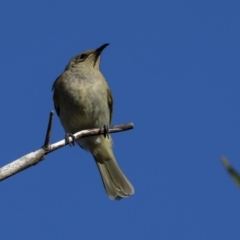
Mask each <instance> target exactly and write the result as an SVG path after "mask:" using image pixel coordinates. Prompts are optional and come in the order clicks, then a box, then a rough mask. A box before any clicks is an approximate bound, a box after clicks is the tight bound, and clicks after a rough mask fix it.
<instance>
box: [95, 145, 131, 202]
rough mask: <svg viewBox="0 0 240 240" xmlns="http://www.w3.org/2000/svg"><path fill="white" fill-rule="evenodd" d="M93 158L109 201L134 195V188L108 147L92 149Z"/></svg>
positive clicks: (102, 146)
mask: <svg viewBox="0 0 240 240" xmlns="http://www.w3.org/2000/svg"><path fill="white" fill-rule="evenodd" d="M92 154H93V157H94V159H95V160H96V163H97V166H98V169H99V172H100V174H101V177H102V181H103V184H104V187H105V190H106V192H107V195H108V197H109V198H111V199H121V198H125V197H129V196H131V195H132V194H133V193H134V188H133V186H132V184H131V183H130V182H129V180H128V179H127V178H126V176H125V175H124V174H123V172H122V171H121V169H120V168H119V166H118V164H117V161H116V159H115V157H114V155H113V152H112V149H111V147H110V146H105V145H104V144H103V145H101V147H99V148H97V149H94V151H92Z"/></svg>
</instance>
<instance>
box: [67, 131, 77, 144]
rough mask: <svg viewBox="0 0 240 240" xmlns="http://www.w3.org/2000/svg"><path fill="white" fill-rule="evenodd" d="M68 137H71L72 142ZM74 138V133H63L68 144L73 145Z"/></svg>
mask: <svg viewBox="0 0 240 240" xmlns="http://www.w3.org/2000/svg"><path fill="white" fill-rule="evenodd" d="M70 138H72V142H70ZM75 140H76V138H75V137H74V135H73V134H72V133H66V135H65V142H66V144H69V146H70V147H71V146H75Z"/></svg>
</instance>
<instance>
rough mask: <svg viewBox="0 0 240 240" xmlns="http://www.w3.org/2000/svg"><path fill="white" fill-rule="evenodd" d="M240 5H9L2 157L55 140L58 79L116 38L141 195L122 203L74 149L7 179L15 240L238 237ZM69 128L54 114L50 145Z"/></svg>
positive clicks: (119, 88)
mask: <svg viewBox="0 0 240 240" xmlns="http://www.w3.org/2000/svg"><path fill="white" fill-rule="evenodd" d="M239 12H240V2H239V1H155V0H150V1H138V2H136V1H135V2H134V1H131V2H130V1H125V0H123V1H108V0H103V1H101V2H100V1H85V2H82V1H63V0H59V1H51V2H50V1H44V0H43V1H38V2H37V1H29V0H28V1H21V2H20V1H1V3H0V31H1V38H0V49H1V54H0V64H1V71H0V79H1V88H0V110H1V118H0V123H1V124H0V131H1V134H2V138H1V139H2V140H1V148H2V151H1V160H0V161H1V166H3V165H5V164H7V163H9V162H11V161H13V160H14V159H16V158H19V157H21V156H22V155H24V154H27V153H29V152H30V151H34V150H36V149H38V148H39V147H41V146H42V144H43V141H44V136H45V131H46V125H47V121H48V115H49V111H50V110H52V109H53V103H52V92H51V87H52V83H53V81H54V80H55V79H56V77H57V76H59V75H60V74H61V72H62V71H63V69H64V67H65V66H66V64H67V63H68V61H69V59H70V58H71V57H72V56H74V55H76V54H78V53H80V52H82V51H84V50H88V49H93V48H97V47H99V46H100V45H101V44H103V43H106V42H107V43H110V46H109V47H107V48H106V50H104V52H103V54H102V62H101V70H102V72H103V74H104V75H105V77H106V79H107V81H108V83H109V85H110V87H111V90H112V92H113V96H114V103H115V106H114V117H113V124H120V123H126V122H133V123H134V125H135V128H134V130H131V131H128V132H124V133H118V134H114V135H113V139H114V143H115V144H114V152H115V155H116V158H117V159H118V162H119V164H120V166H121V168H122V169H123V171H124V172H125V174H126V175H127V176H128V178H129V179H130V180H131V182H132V183H133V185H134V187H135V191H136V193H135V195H133V196H132V197H130V198H128V199H124V200H122V201H111V200H109V199H108V198H107V196H106V194H105V191H104V189H103V186H102V183H101V180H100V176H99V173H98V170H97V168H96V166H95V163H94V161H93V159H92V157H91V156H90V154H88V153H86V152H84V151H83V150H82V149H80V148H79V147H71V148H70V147H68V146H67V147H65V148H63V149H60V150H58V151H56V152H54V153H52V154H49V155H48V156H47V158H46V160H45V161H43V162H41V163H40V164H38V165H36V166H35V167H32V168H30V169H27V170H26V171H23V172H21V173H19V174H17V175H15V176H13V177H11V178H9V179H7V180H5V181H3V182H1V185H0V189H1V214H0V222H1V224H0V232H1V238H2V239H59V240H61V239H115V240H118V239H165V240H171V239H174V240H175V239H190V240H192V239H194V240H195V239H204V240H208V239H209V240H210V239H211V240H212V239H218V240H225V239H236V238H237V237H238V236H239V223H238V219H239V215H240V210H239V205H240V201H239V189H237V187H236V186H235V184H234V183H233V181H232V180H231V179H230V178H229V176H228V174H227V173H226V171H225V169H224V168H223V166H222V165H221V163H220V159H219V158H220V155H221V154H224V155H226V156H227V157H228V159H229V160H230V161H231V163H232V164H233V165H234V166H235V167H236V168H237V169H238V170H240V148H239V143H240V124H239V119H240V107H239V103H240V94H239V92H240V68H239V64H240V45H239V43H240V32H239V29H240V15H239ZM63 137H64V131H63V129H62V127H61V125H60V122H59V120H58V118H57V116H55V118H54V126H53V133H52V138H51V141H52V142H55V141H58V140H60V139H62V138H63Z"/></svg>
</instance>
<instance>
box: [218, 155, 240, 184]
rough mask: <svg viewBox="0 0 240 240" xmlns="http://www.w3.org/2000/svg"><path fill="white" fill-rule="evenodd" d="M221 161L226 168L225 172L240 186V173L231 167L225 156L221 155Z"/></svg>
mask: <svg viewBox="0 0 240 240" xmlns="http://www.w3.org/2000/svg"><path fill="white" fill-rule="evenodd" d="M221 161H222V164H223V166H224V167H225V168H226V170H227V172H228V173H229V174H230V176H231V178H232V179H233V181H234V182H235V183H236V184H237V186H238V187H239V188H240V174H239V173H238V172H237V171H236V169H234V168H233V167H232V165H231V164H230V162H229V161H228V159H227V158H226V157H225V156H221Z"/></svg>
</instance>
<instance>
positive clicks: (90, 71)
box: [53, 43, 134, 199]
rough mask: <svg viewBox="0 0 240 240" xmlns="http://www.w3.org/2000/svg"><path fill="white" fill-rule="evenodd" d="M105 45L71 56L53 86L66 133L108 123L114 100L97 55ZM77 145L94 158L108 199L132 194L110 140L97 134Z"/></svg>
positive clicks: (130, 186) (55, 103)
mask: <svg viewBox="0 0 240 240" xmlns="http://www.w3.org/2000/svg"><path fill="white" fill-rule="evenodd" d="M108 45H109V44H107V43H106V44H104V45H102V46H101V47H99V48H97V49H95V50H89V51H86V52H83V53H81V54H79V55H77V56H76V57H73V58H72V59H71V61H70V62H69V63H68V65H67V66H66V68H65V70H64V72H63V73H62V74H61V75H60V76H59V77H58V78H57V79H56V80H55V82H54V84H53V91H54V93H53V101H54V106H55V109H56V112H57V114H58V116H59V118H60V121H61V124H62V126H63V128H64V130H65V132H66V134H74V133H76V132H78V131H81V130H85V129H91V128H101V127H102V126H109V125H110V124H111V120H112V113H113V97H112V94H111V91H110V89H109V86H108V84H107V82H106V80H105V78H104V76H103V75H102V73H101V72H100V69H99V65H100V54H101V52H102V51H103V49H104V48H105V47H107V46H108ZM76 142H77V143H78V145H79V146H80V147H81V148H83V149H85V150H87V151H89V152H90V153H91V154H92V156H93V158H94V159H95V162H96V164H97V167H98V169H99V172H100V175H101V178H102V181H103V185H104V187H105V190H106V192H107V195H108V196H109V198H111V199H121V198H125V197H129V196H131V195H132V194H133V193H134V188H133V186H132V184H131V183H130V181H129V180H128V179H127V177H126V176H125V175H124V174H123V172H122V171H121V169H120V168H119V166H118V164H117V161H116V158H115V157H114V154H113V151H112V139H111V137H106V136H103V135H98V136H91V137H86V138H80V139H78V140H76Z"/></svg>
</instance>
